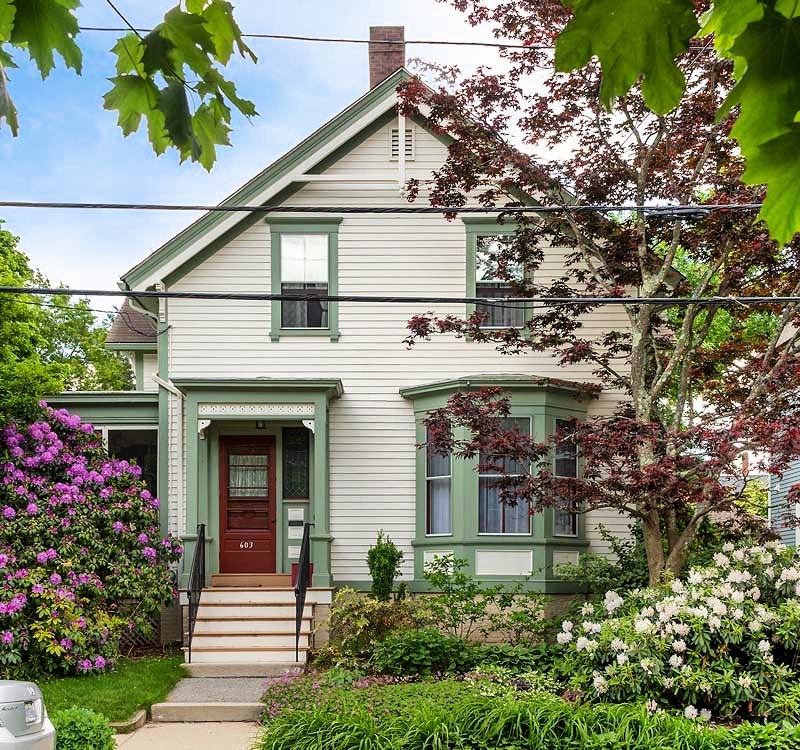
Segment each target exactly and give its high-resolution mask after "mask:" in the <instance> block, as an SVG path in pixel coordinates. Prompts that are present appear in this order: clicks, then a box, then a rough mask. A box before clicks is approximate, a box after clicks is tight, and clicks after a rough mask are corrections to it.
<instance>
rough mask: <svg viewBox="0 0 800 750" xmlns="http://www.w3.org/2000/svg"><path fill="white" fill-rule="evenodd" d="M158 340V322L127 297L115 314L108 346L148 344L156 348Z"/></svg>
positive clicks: (108, 337)
mask: <svg viewBox="0 0 800 750" xmlns="http://www.w3.org/2000/svg"><path fill="white" fill-rule="evenodd" d="M156 342H157V338H156V322H155V321H154V320H153V319H152V318H151V317H150V316H148V315H145V314H144V313H142V312H140V311H139V310H136V309H135V308H134V307H132V306H131V304H130V300H127V299H126V300H125V301H124V302H123V303H122V307H121V308H120V309H119V312H118V313H117V314H116V315H115V316H114V322H113V323H112V324H111V328H110V329H109V331H108V334H107V335H106V346H108V347H110V348H115V349H116V348H120V347H121V345H131V344H133V345H134V347H141V346H145V345H146V346H149V347H153V348H155V346H156ZM123 348H124V347H123Z"/></svg>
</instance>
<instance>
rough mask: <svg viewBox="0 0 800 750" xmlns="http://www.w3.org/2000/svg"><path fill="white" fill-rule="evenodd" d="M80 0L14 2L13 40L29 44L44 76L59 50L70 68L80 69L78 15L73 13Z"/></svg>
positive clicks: (21, 44) (27, 46)
mask: <svg viewBox="0 0 800 750" xmlns="http://www.w3.org/2000/svg"><path fill="white" fill-rule="evenodd" d="M78 5H79V1H78V0H24V2H19V1H17V2H16V3H15V7H16V14H15V16H14V27H13V29H12V30H11V34H10V39H9V40H10V42H11V43H12V44H13V45H15V46H18V47H26V48H27V50H28V54H29V55H30V56H31V59H32V60H33V61H34V62H35V63H36V66H37V67H38V68H39V72H40V73H41V74H42V78H46V77H47V76H48V75H49V74H50V71H51V70H52V69H53V67H54V66H55V54H54V53H56V52H58V54H59V55H61V57H62V58H63V60H64V63H65V65H66V66H67V67H68V68H72V69H74V70H75V72H76V73H78V74H80V72H81V61H82V56H81V50H80V47H78V45H77V44H76V43H75V39H74V37H75V36H76V35H77V34H78V19H77V17H76V16H75V14H74V13H73V11H74V10H75V8H77V7H78Z"/></svg>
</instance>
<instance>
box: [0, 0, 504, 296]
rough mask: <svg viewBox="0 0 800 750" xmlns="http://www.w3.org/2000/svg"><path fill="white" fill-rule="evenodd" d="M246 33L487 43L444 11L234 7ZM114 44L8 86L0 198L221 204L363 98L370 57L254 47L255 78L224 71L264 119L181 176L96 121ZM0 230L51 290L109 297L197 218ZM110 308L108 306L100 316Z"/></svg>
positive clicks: (136, 8) (448, 53)
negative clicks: (210, 163)
mask: <svg viewBox="0 0 800 750" xmlns="http://www.w3.org/2000/svg"><path fill="white" fill-rule="evenodd" d="M174 4H175V0H172V1H171V2H170V0H119V2H118V5H119V7H120V8H121V9H122V10H123V12H124V13H125V14H126V15H127V17H128V18H129V19H130V20H131V21H132V22H133V23H134V24H135V25H137V26H150V25H152V24H154V23H156V22H157V21H158V19H159V18H160V16H161V15H162V14H163V13H164V12H165V11H166V10H168V9H169V8H170V7H171V6H172V5H174ZM234 5H235V6H236V15H237V18H238V19H239V23H240V25H241V27H242V28H243V30H245V31H256V32H264V33H286V34H301V35H309V36H346V37H355V38H366V37H367V35H368V31H369V26H370V25H394V24H398V25H405V27H406V38H409V39H412V38H423V39H424V38H445V39H468V40H489V38H490V35H489V30H488V29H477V30H476V29H472V28H471V27H469V26H468V24H466V23H465V22H464V20H463V17H462V16H461V14H459V13H457V12H456V11H454V10H453V9H452V8H450V7H449V6H448V5H444V4H441V3H439V2H436V0H393V1H391V2H390V1H389V0H361V1H360V2H358V1H357V0H300V1H299V2H286V1H285V0H279V1H274V0H234ZM79 20H80V23H81V24H82V25H87V26H117V25H119V19H118V18H117V17H116V16H115V15H114V14H113V12H112V11H111V9H110V8H109V7H108V5H107V4H106V3H105V2H104V1H103V0H84V2H83V7H82V8H81V9H80V11H79ZM115 39H116V35H114V34H104V33H98V32H85V33H82V34H81V35H80V37H79V43H80V45H81V47H82V49H83V51H84V69H83V75H82V76H80V77H78V76H76V75H74V73H72V72H70V71H66V70H65V69H64V68H63V65H59V66H58V68H57V69H56V70H55V71H54V72H53V73H52V74H51V75H50V77H49V78H48V79H47V80H45V81H42V80H41V78H40V77H39V75H38V72H37V71H36V70H35V69H34V68H33V66H32V65H31V64H30V63H29V62H27V61H25V60H24V57H23V54H22V53H21V52H19V51H17V52H16V53H15V59H16V60H17V62H18V63H20V64H21V65H20V68H19V69H18V70H13V71H10V73H11V76H12V77H11V82H10V83H11V93H12V96H13V97H14V100H15V102H16V104H17V108H18V110H19V112H20V135H19V137H18V138H12V137H11V135H10V132H9V131H8V129H7V128H5V127H3V128H2V130H0V175H2V180H1V182H0V197H2V198H3V199H6V200H37V201H48V200H49V201H103V202H120V201H121V202H165V203H170V202H180V203H191V202H202V203H216V202H218V201H219V200H221V199H222V198H224V197H225V196H226V195H228V194H230V193H231V192H232V191H233V190H235V189H236V188H237V187H238V186H240V185H241V184H242V183H244V182H245V181H246V180H247V179H249V178H250V177H251V176H252V175H253V174H255V173H256V172H258V171H260V170H261V169H262V168H263V167H265V166H266V165H267V164H269V163H270V162H271V161H273V160H274V159H275V158H276V157H278V156H280V155H281V154H282V153H284V152H285V151H287V150H288V149H289V148H291V147H292V146H293V145H294V144H295V143H297V142H298V141H299V140H300V139H302V138H303V137H305V136H306V135H308V134H309V133H311V132H312V131H313V130H315V129H316V128H317V127H318V126H319V125H320V124H322V123H323V122H325V121H326V120H327V119H329V118H330V117H331V116H332V115H334V114H335V113H336V112H338V111H340V110H341V109H343V108H344V107H346V106H347V105H348V104H349V103H350V102H352V101H353V100H354V99H356V98H357V97H358V96H360V95H361V94H363V93H364V91H366V89H367V88H368V80H369V79H368V71H367V50H366V47H365V46H364V45H343V44H311V43H299V42H288V41H287V42H278V41H260V40H253V49H254V50H255V52H256V54H257V55H258V58H259V62H258V64H257V65H253V64H252V63H248V62H244V61H240V60H239V59H238V58H237V59H236V60H235V61H234V62H233V63H232V64H231V65H230V66H229V69H228V70H229V74H230V76H231V77H232V78H233V79H234V80H235V81H236V83H237V86H238V88H239V91H240V93H242V94H243V95H244V96H246V97H247V98H249V99H251V100H253V101H254V102H255V104H256V107H257V109H258V111H259V113H260V116H259V117H257V118H255V119H254V120H253V121H252V122H247V121H245V120H243V119H242V118H239V119H238V120H237V121H235V123H234V132H233V134H232V142H233V147H232V148H224V149H220V152H219V159H218V162H217V165H216V166H215V167H214V169H213V170H212V172H211V173H210V174H209V173H207V172H206V171H205V170H204V169H203V168H202V167H200V166H199V165H196V164H191V163H188V162H187V163H184V164H182V165H181V164H179V162H178V158H177V156H176V153H175V152H174V151H170V152H168V153H167V154H165V155H163V156H161V157H156V156H155V154H154V153H153V152H152V151H151V150H150V147H149V144H148V143H147V141H146V139H145V138H144V136H143V135H142V134H138V133H137V134H134V135H132V136H130V137H129V138H123V137H122V134H121V133H120V131H119V129H118V127H117V125H116V114H115V113H113V112H106V111H104V110H103V109H102V95H103V93H105V91H106V90H107V89H108V86H109V84H108V82H107V80H106V78H107V77H108V76H110V75H113V58H112V56H111V55H110V54H109V52H108V50H109V49H110V47H111V46H112V45H113V43H114V41H115ZM408 54H409V56H410V57H421V58H424V59H426V60H436V61H438V62H446V63H458V64H460V65H462V66H463V67H464V68H471V67H473V66H474V65H476V64H478V63H483V64H492V63H493V62H494V61H495V60H496V59H497V58H496V53H495V52H494V51H493V50H491V49H488V48H477V49H476V48H448V47H428V46H426V47H422V46H419V47H409V49H408ZM0 218H3V219H5V220H6V224H5V228H6V229H10V230H11V231H12V232H14V233H15V234H17V235H19V236H20V237H21V246H22V249H23V250H24V251H25V252H26V253H27V254H28V256H29V257H30V258H31V261H32V264H33V265H34V266H36V267H38V268H39V269H40V270H41V271H42V272H43V273H44V274H45V275H47V276H48V277H49V278H50V279H51V281H53V282H56V283H63V284H66V285H68V286H72V287H75V288H80V287H84V288H86V287H92V288H98V287H100V288H115V287H116V282H117V279H118V278H119V277H120V275H121V274H122V273H124V272H125V271H126V270H127V269H128V268H130V267H131V266H133V265H134V264H135V263H137V262H138V261H139V260H141V259H142V258H143V257H144V256H145V255H147V254H148V253H149V252H150V251H151V250H153V249H154V248H156V247H158V246H159V245H160V244H161V243H162V242H164V241H165V240H167V239H169V237H171V236H172V235H173V234H175V233H176V232H177V231H179V230H180V229H181V228H182V227H183V226H185V225H186V224H188V223H190V222H191V220H192V219H193V218H194V217H193V215H191V214H185V213H183V214H176V213H156V212H148V213H142V212H101V211H66V210H61V211H58V210H40V209H37V210H33V209H0ZM103 304H104V306H109V303H108V302H104V303H103Z"/></svg>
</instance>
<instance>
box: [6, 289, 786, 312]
mask: <svg viewBox="0 0 800 750" xmlns="http://www.w3.org/2000/svg"><path fill="white" fill-rule="evenodd" d="M0 294H31V295H70V296H79V297H128V298H130V299H196V300H220V301H239V302H272V301H278V302H284V301H285V302H312V301H316V302H352V303H371V304H498V305H506V306H509V307H510V306H512V305H514V306H518V305H524V304H531V305H542V306H549V307H554V306H569V305H581V306H585V307H593V306H597V305H658V306H668V307H676V306H686V305H781V304H796V303H800V296H797V295H785V296H778V295H775V296H711V297H636V296H629V297H625V296H620V297H611V296H608V297H592V296H581V295H574V296H566V297H556V296H540V297H522V296H520V297H506V298H496V297H437V296H419V295H415V296H404V297H400V296H393V295H374V294H325V295H317V294H308V295H306V294H271V293H261V292H188V291H187V292H180V291H168V290H155V289H153V290H150V289H147V290H135V289H71V288H69V287H57V288H46V287H12V286H0ZM509 300H511V302H509Z"/></svg>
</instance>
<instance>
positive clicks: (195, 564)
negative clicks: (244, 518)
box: [186, 523, 206, 664]
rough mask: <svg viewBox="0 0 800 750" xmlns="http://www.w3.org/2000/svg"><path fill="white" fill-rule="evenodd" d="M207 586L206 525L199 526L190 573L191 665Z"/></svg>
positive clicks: (188, 591) (188, 593)
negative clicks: (196, 631) (204, 591)
mask: <svg viewBox="0 0 800 750" xmlns="http://www.w3.org/2000/svg"><path fill="white" fill-rule="evenodd" d="M205 585H206V525H205V524H204V523H201V524H198V526H197V541H196V542H195V548H194V555H193V556H192V569H191V571H190V572H189V588H188V589H187V592H186V594H187V596H188V598H189V663H190V664H191V661H192V636H193V635H194V625H195V622H197V610H198V608H199V607H200V594H202V593H203V588H204V587H205Z"/></svg>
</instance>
